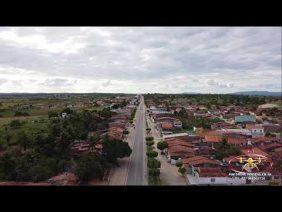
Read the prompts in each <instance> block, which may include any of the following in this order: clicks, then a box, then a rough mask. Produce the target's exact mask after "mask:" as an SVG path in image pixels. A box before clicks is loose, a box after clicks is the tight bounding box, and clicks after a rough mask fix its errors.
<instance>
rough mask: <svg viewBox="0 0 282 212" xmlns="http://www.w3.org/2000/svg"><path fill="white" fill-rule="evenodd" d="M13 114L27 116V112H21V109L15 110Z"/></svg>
mask: <svg viewBox="0 0 282 212" xmlns="http://www.w3.org/2000/svg"><path fill="white" fill-rule="evenodd" d="M15 116H29V113H27V112H22V111H16V112H15Z"/></svg>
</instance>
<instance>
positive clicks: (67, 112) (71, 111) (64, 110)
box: [61, 107, 73, 114]
mask: <svg viewBox="0 0 282 212" xmlns="http://www.w3.org/2000/svg"><path fill="white" fill-rule="evenodd" d="M62 113H66V114H72V113H73V110H72V109H70V108H69V107H67V108H65V109H63V110H62V112H61V114H62Z"/></svg>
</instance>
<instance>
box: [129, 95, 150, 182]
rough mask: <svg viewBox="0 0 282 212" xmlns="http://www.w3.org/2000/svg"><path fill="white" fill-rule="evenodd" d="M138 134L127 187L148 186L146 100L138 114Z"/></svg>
mask: <svg viewBox="0 0 282 212" xmlns="http://www.w3.org/2000/svg"><path fill="white" fill-rule="evenodd" d="M135 128H136V133H135V136H134V140H133V148H132V155H131V157H130V161H129V167H128V175H127V179H126V185H146V182H147V180H146V177H145V171H146V170H145V169H146V167H145V159H146V158H145V155H144V154H145V111H144V99H143V96H142V99H141V103H140V105H139V108H138V109H137V112H136V125H135Z"/></svg>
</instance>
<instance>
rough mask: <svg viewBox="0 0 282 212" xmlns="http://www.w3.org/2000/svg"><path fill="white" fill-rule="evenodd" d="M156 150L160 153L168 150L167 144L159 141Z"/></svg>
mask: <svg viewBox="0 0 282 212" xmlns="http://www.w3.org/2000/svg"><path fill="white" fill-rule="evenodd" d="M157 148H158V149H159V150H161V151H162V150H164V149H166V148H168V143H167V142H166V141H160V142H158V144H157Z"/></svg>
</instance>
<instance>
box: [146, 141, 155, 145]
mask: <svg viewBox="0 0 282 212" xmlns="http://www.w3.org/2000/svg"><path fill="white" fill-rule="evenodd" d="M154 143H155V142H154V141H146V145H147V146H153V145H154Z"/></svg>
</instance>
